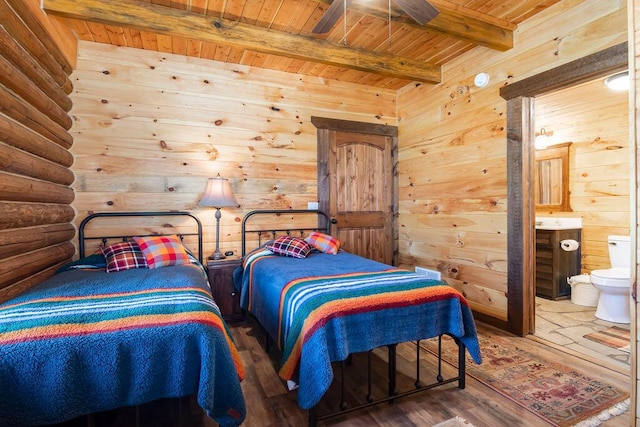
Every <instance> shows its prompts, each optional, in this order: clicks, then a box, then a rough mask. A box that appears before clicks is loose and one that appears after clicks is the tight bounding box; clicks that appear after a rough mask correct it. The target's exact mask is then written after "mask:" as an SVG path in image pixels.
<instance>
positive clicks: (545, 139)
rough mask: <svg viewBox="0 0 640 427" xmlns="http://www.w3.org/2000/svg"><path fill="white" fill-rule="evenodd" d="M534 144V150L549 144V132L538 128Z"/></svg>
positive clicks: (541, 148) (542, 148)
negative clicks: (538, 131)
mask: <svg viewBox="0 0 640 427" xmlns="http://www.w3.org/2000/svg"><path fill="white" fill-rule="evenodd" d="M535 144H536V150H544V149H545V148H547V147H548V146H549V145H551V138H549V134H548V133H547V131H546V130H545V129H544V128H542V129H540V133H538V134H536V142H535Z"/></svg>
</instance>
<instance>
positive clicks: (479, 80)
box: [473, 73, 490, 87]
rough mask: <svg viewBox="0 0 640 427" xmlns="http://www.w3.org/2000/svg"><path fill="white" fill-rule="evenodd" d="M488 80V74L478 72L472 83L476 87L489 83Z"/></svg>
mask: <svg viewBox="0 0 640 427" xmlns="http://www.w3.org/2000/svg"><path fill="white" fill-rule="evenodd" d="M489 80H490V77H489V74H487V73H478V74H476V76H475V78H474V79H473V84H474V85H476V86H477V87H485V86H486V85H488V84H489Z"/></svg>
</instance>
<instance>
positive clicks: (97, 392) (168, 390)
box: [0, 265, 246, 426]
mask: <svg viewBox="0 0 640 427" xmlns="http://www.w3.org/2000/svg"><path fill="white" fill-rule="evenodd" d="M243 376H244V367H243V366H242V362H241V360H240V357H239V354H238V351H237V349H236V348H235V345H234V343H233V341H232V338H231V335H230V333H229V331H228V329H227V327H226V325H225V323H224V322H223V320H222V318H221V316H220V312H219V310H218V308H217V306H216V305H215V303H214V301H213V299H212V298H211V294H210V291H209V287H208V284H207V282H206V280H205V279H204V277H203V275H202V272H201V271H200V270H199V269H198V268H197V267H195V266H193V265H181V266H171V267H164V268H158V269H131V270H127V271H121V272H117V273H105V271H104V270H81V269H75V270H68V271H64V272H60V273H58V274H56V275H54V276H53V277H52V278H50V279H49V280H47V281H45V282H44V283H42V284H40V285H38V286H36V287H35V288H33V289H31V290H29V291H28V292H26V293H25V294H22V295H20V296H19V297H17V298H14V299H13V300H10V301H7V302H6V303H4V304H0V425H2V426H5V425H6V426H9V425H11V426H14V425H15V426H19V425H29V426H31V425H44V424H52V423H58V422H62V421H65V420H69V419H72V418H75V417H77V416H80V415H84V414H88V413H93V412H99V411H104V410H109V409H114V408H118V407H122V406H133V405H140V404H143V403H147V402H151V401H153V400H157V399H160V398H167V397H182V396H187V395H192V394H197V400H198V404H199V405H200V406H201V407H202V408H203V409H204V410H205V411H206V413H207V415H208V416H209V417H211V418H213V419H215V420H216V421H217V422H218V423H219V424H220V425H222V426H236V425H239V424H240V423H242V421H243V420H244V417H245V413H246V410H245V402H244V399H243V396H242V390H241V388H240V381H241V380H242V378H243Z"/></svg>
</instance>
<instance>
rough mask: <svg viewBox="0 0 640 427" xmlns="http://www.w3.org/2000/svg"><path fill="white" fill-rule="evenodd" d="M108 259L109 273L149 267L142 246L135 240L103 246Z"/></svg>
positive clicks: (103, 252)
mask: <svg viewBox="0 0 640 427" xmlns="http://www.w3.org/2000/svg"><path fill="white" fill-rule="evenodd" d="M101 251H102V255H104V258H105V260H106V261H107V273H113V272H115V271H123V270H129V269H131V268H148V266H147V260H146V259H145V257H144V255H143V254H142V251H141V250H140V247H139V246H138V244H137V243H135V242H121V243H114V244H113V245H110V246H107V247H106V248H101Z"/></svg>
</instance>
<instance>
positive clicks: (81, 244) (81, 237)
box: [78, 211, 203, 263]
mask: <svg viewBox="0 0 640 427" xmlns="http://www.w3.org/2000/svg"><path fill="white" fill-rule="evenodd" d="M152 216H154V217H162V216H167V217H168V216H184V217H189V218H191V219H192V220H193V221H194V224H193V228H194V229H195V230H196V231H194V232H187V233H176V232H175V231H174V232H171V233H151V234H135V236H139V237H145V236H162V235H169V234H176V235H177V236H178V237H179V238H180V239H181V240H182V239H184V237H185V236H198V260H199V261H200V263H202V259H203V258H202V223H200V220H199V219H198V218H197V217H196V216H195V215H193V214H191V213H189V212H181V211H167V212H98V213H94V214H91V215H89V216H87V217H86V218H85V219H83V220H82V222H81V223H80V226H79V228H78V250H79V254H80V258H83V257H84V256H85V242H86V241H87V240H100V241H102V244H103V245H106V243H107V241H108V240H127V239H129V238H132V237H133V236H134V235H131V234H126V235H125V234H120V235H109V236H91V237H87V236H86V234H85V228H86V226H87V224H89V222H90V221H92V220H94V219H96V218H105V217H111V218H113V217H152Z"/></svg>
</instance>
